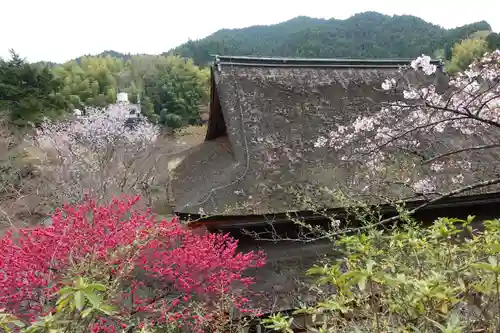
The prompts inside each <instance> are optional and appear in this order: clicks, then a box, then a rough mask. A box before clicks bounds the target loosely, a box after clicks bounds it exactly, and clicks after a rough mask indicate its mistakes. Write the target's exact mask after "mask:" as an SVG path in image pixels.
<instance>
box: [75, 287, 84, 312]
mask: <svg viewBox="0 0 500 333" xmlns="http://www.w3.org/2000/svg"><path fill="white" fill-rule="evenodd" d="M84 304H85V299H84V298H83V293H82V292H81V291H77V292H76V293H75V307H76V308H77V309H78V310H81V309H83V306H84Z"/></svg>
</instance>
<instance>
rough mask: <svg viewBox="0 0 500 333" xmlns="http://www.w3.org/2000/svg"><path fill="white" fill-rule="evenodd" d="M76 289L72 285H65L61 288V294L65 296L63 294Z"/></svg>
mask: <svg viewBox="0 0 500 333" xmlns="http://www.w3.org/2000/svg"><path fill="white" fill-rule="evenodd" d="M73 291H74V289H73V288H72V287H64V288H61V289H60V290H59V292H58V293H59V295H61V296H63V295H67V294H70V293H72V292H73Z"/></svg>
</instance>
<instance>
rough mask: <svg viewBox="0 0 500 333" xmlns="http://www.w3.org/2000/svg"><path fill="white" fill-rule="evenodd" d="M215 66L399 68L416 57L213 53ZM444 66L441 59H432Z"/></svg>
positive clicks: (432, 61)
mask: <svg viewBox="0 0 500 333" xmlns="http://www.w3.org/2000/svg"><path fill="white" fill-rule="evenodd" d="M213 57H214V67H216V68H218V69H219V68H220V66H221V65H231V66H245V67H328V68H399V67H401V66H405V65H409V64H410V63H411V61H413V60H414V59H409V58H408V59H403V58H394V59H350V58H330V59H328V58H286V57H250V56H223V55H213ZM431 63H432V64H434V65H437V66H443V62H442V60H440V59H437V60H436V59H435V60H431Z"/></svg>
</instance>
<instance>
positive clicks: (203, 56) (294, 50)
mask: <svg viewBox="0 0 500 333" xmlns="http://www.w3.org/2000/svg"><path fill="white" fill-rule="evenodd" d="M477 31H491V26H490V25H489V24H488V23H487V22H485V21H480V22H476V23H472V24H467V25H464V26H461V27H458V28H455V29H444V28H442V27H440V26H438V25H435V24H431V23H429V22H426V21H424V20H423V19H421V18H418V17H415V16H410V15H402V16H388V15H383V14H380V13H376V12H365V13H360V14H356V15H354V16H352V17H350V18H348V19H346V20H337V19H329V20H326V19H317V18H310V17H304V16H301V17H296V18H294V19H291V20H289V21H286V22H282V23H279V24H275V25H269V26H252V27H248V28H243V29H222V30H219V31H217V32H216V33H214V34H212V35H210V36H208V37H206V38H203V39H200V40H197V41H188V42H187V43H185V44H183V45H180V46H179V47H177V48H174V49H173V50H170V51H169V52H168V54H176V55H180V56H183V57H190V58H193V59H194V61H195V62H196V63H198V64H201V65H203V64H206V63H207V62H209V61H210V60H211V55H212V54H228V55H254V56H283V57H285V56H286V57H325V58H329V57H339V58H344V57H353V58H415V57H417V56H419V55H420V54H422V53H425V54H432V53H434V51H436V50H438V49H442V48H447V49H448V51H449V50H450V49H451V47H452V45H453V44H455V43H456V42H459V41H460V40H462V39H465V38H467V37H469V36H470V35H472V34H473V33H475V32H477Z"/></svg>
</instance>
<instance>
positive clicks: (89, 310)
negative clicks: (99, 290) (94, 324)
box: [82, 308, 94, 318]
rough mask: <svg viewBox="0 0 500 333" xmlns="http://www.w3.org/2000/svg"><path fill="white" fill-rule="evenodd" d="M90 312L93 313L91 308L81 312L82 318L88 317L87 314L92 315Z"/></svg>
mask: <svg viewBox="0 0 500 333" xmlns="http://www.w3.org/2000/svg"><path fill="white" fill-rule="evenodd" d="M92 311H94V309H93V308H87V309H85V310H83V311H82V318H86V317H88V315H89V314H91V313H92Z"/></svg>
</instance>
